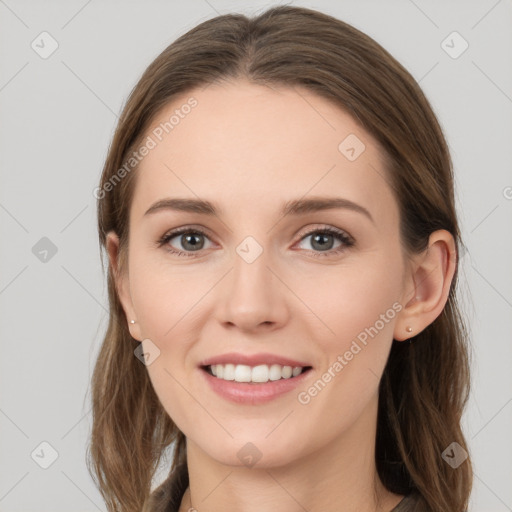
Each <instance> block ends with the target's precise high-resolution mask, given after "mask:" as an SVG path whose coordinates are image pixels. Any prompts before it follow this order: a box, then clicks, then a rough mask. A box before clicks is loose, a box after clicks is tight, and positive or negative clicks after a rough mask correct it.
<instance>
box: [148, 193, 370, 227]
mask: <svg viewBox="0 0 512 512" xmlns="http://www.w3.org/2000/svg"><path fill="white" fill-rule="evenodd" d="M337 208H342V209H346V210H352V211H354V212H357V213H361V214H363V215H364V216H366V217H367V218H368V219H369V220H370V221H371V222H373V223H374V224H375V221H374V219H373V217H372V215H371V213H370V212H369V211H368V210H367V209H366V208H364V207H363V206H361V205H359V204H357V203H354V202H353V201H350V200H349V199H344V198H342V197H322V196H319V197H310V198H308V199H295V200H292V201H287V202H286V203H285V204H284V206H283V207H282V209H281V212H280V213H281V215H282V216H285V215H304V214H307V213H313V212H318V211H322V210H331V209H337ZM165 210H176V211H182V212H189V213H199V214H202V215H212V216H218V215H220V214H221V213H222V211H221V209H220V208H218V207H217V206H215V205H214V204H213V203H211V202H210V201H205V200H202V199H188V198H165V199H161V200H159V201H157V202H156V203H154V204H153V205H152V206H151V207H150V208H149V209H148V210H147V211H146V213H145V214H144V216H146V215H150V214H152V213H156V212H159V211H165Z"/></svg>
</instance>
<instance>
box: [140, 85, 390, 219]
mask: <svg viewBox="0 0 512 512" xmlns="http://www.w3.org/2000/svg"><path fill="white" fill-rule="evenodd" d="M144 144H146V145H147V146H148V147H149V146H151V149H150V150H149V151H148V152H146V155H145V156H144V157H143V158H142V159H141V162H140V163H139V167H138V169H137V171H136V172H137V173H138V176H137V185H136V188H135V193H134V198H133V203H132V214H133V216H134V218H140V217H142V216H143V214H144V212H145V211H146V210H147V208H149V206H150V205H151V204H152V203H154V202H155V201H157V200H159V199H163V198H165V197H187V198H197V197H200V198H201V199H207V200H211V201H212V202H215V203H216V204H219V205H221V206H222V207H223V210H226V211H227V212H229V210H232V211H233V212H237V211H240V208H243V209H244V211H246V212H250V213H254V214H262V213H263V211H264V210H265V211H267V210H268V213H269V214H271V210H275V211H277V210H278V209H279V208H280V207H281V206H282V203H283V202H286V201H288V200H290V199H296V198H299V197H302V196H304V195H306V196H307V194H312V195H315V196H318V195H329V196H333V195H337V196H340V197H344V198H347V199H349V200H352V201H355V202H358V203H360V204H362V205H363V206H365V207H366V208H368V209H369V210H371V211H372V215H373V216H374V218H376V219H379V217H380V218H381V219H382V221H386V222H393V221H397V215H398V211H397V205H396V203H395V199H394V197H393V195H392V193H391V189H390V187H389V185H388V184H387V183H386V180H385V176H386V173H385V170H384V168H383V163H382V161H381V149H380V146H379V145H378V143H377V142H376V141H375V140H374V139H373V138H372V137H371V136H370V135H369V134H368V133H367V132H366V131H365V130H364V129H363V128H362V127H361V126H360V125H359V124H358V123H357V122H356V121H355V120H354V119H353V118H352V116H350V115H349V114H348V113H347V112H345V111H344V110H343V109H341V108H340V107H338V106H336V105H335V104H333V103H332V102H330V101H328V100H327V99H324V98H322V97H320V96H318V95H316V94H314V93H312V92H311V91H309V90H306V89H304V88H297V87H294V88H292V87H277V86H272V87H268V86H262V85H255V84H250V83H247V82H234V83H222V84H212V85H209V86H207V87H203V88H198V89H195V90H192V91H190V92H187V93H186V94H182V95H181V96H179V97H176V98H174V100H173V101H172V102H171V103H169V104H168V105H166V106H165V107H164V108H163V109H161V111H160V112H159V113H158V115H157V116H156V117H155V119H154V120H153V123H152V124H151V127H150V128H149V129H148V130H147V132H146V133H145V138H144ZM224 206H225V208H224Z"/></svg>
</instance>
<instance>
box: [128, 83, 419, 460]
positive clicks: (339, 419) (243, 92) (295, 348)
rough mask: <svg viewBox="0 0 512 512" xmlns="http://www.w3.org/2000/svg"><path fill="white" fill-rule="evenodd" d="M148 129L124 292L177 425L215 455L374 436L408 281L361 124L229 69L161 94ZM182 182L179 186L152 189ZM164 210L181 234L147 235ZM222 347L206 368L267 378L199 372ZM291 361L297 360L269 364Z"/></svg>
mask: <svg viewBox="0 0 512 512" xmlns="http://www.w3.org/2000/svg"><path fill="white" fill-rule="evenodd" d="M191 98H193V99H191ZM172 116H174V117H172ZM165 123H167V125H166V124H165ZM147 137H149V138H147ZM150 139H151V140H150ZM144 144H145V145H146V147H147V148H148V150H147V151H146V150H142V151H141V152H140V154H139V156H140V155H142V153H145V156H142V157H141V162H140V164H139V168H138V169H137V170H136V171H134V172H137V174H138V175H137V183H136V188H135V192H134V197H133V202H132V206H131V213H130V234H129V253H128V272H127V274H125V276H124V278H123V280H122V287H121V292H120V293H121V299H122V302H123V306H124V308H125V311H126V312H127V317H128V320H130V319H131V318H134V319H136V321H137V323H136V324H133V325H130V330H131V333H132V335H133V336H134V337H135V338H137V339H139V340H140V341H142V340H144V341H143V348H144V352H145V353H148V354H149V356H147V371H148V372H149V376H150V378H151V382H152V384H153V386H154V389H155V391H156V393H157V395H158V397H159V399H160V401H161V403H162V404H163V406H164V408H165V409H166V411H167V412H168V414H169V416H170V417H171V418H172V419H173V421H174V422H175V423H176V425H177V426H178V427H179V428H180V430H181V431H182V432H183V433H184V434H185V435H186V436H187V439H188V441H189V443H193V445H194V446H195V447H196V448H197V449H199V450H201V452H202V453H204V454H206V455H208V456H209V457H211V458H213V459H215V460H216V461H219V462H221V463H224V464H229V465H238V466H240V465H242V464H248V461H249V460H253V461H256V460H258V459H259V460H258V464H259V466H267V467H270V466H273V465H283V464H286V463H289V462H292V461H294V460H297V459H298V458H300V457H304V456H307V455H308V454H312V453H313V452H315V451H318V450H322V449H324V450H326V449H332V447H333V446H335V445H338V446H342V444H343V443H344V440H347V439H349V438H350V439H351V441H355V440H357V439H358V436H359V437H361V436H362V437H361V439H362V438H363V437H364V436H368V435H370V437H371V436H372V435H373V436H374V423H375V418H376V412H377V397H378V385H379V380H380V377H381V375H382V372H383V369H384V366H385V363H386V360H387V357H388V354H389V351H390V347H391V343H392V340H393V337H394V332H395V331H396V329H397V325H396V322H397V318H398V316H399V315H398V312H399V311H400V309H401V308H402V307H403V306H404V305H405V304H406V303H407V301H408V300H409V299H410V298H411V293H412V290H410V289H408V281H407V279H405V261H404V258H403V253H402V248H401V245H400V238H399V214H398V205H397V203H396V200H395V199H394V196H393V194H392V191H391V189H390V187H389V185H388V184H387V183H386V181H385V179H384V176H385V171H384V168H383V166H382V162H381V158H380V153H379V148H378V147H377V145H376V143H375V141H374V140H373V139H372V138H371V137H370V136H369V135H368V134H367V133H366V132H365V131H364V130H363V129H362V128H361V127H360V126H359V125H358V124H356V122H355V121H354V120H353V119H352V118H351V117H350V116H349V115H348V114H346V113H345V112H344V111H342V110H341V109H339V108H337V107H336V106H334V105H333V104H331V103H330V102H329V101H327V100H325V99H322V98H320V97H318V96H316V95H314V94H312V93H311V92H308V91H306V90H305V89H295V90H294V89H291V88H269V87H264V86H257V85H252V84H248V83H245V82H235V83H230V84H223V85H210V86H208V87H207V88H205V89H197V90H194V91H191V92H190V93H188V94H184V95H183V96H182V97H180V98H179V100H178V99H177V100H175V101H173V103H172V104H170V105H168V106H167V107H166V108H165V109H163V110H162V111H161V112H160V114H159V115H158V117H157V118H156V119H155V121H154V123H153V124H152V126H151V128H150V130H149V131H148V132H147V133H146V138H145V140H144ZM178 198H179V199H180V200H187V201H188V202H187V203H185V202H183V201H182V203H181V207H182V208H178V207H176V208H173V207H171V206H172V205H171V203H170V202H169V203H168V204H167V207H166V205H165V203H160V207H154V205H158V203H159V202H161V201H170V200H171V199H172V200H176V199H178ZM327 200H337V201H338V203H337V204H331V207H330V208H325V207H320V206H321V205H322V204H323V203H322V202H323V201H327ZM199 202H208V203H210V204H211V207H213V208H214V209H215V213H212V212H211V209H210V207H209V206H208V207H207V206H204V205H202V206H201V205H199ZM196 203H197V204H196ZM175 204H176V203H175ZM193 205H196V206H193ZM308 205H309V206H308ZM177 206H179V205H177ZM192 206H193V207H192ZM152 207H154V208H153V209H152V210H151V208H152ZM287 208H288V210H286V209H287ZM285 211H286V214H284V212H285ZM178 228H179V229H184V228H186V231H187V232H188V234H187V233H185V234H183V233H181V234H177V235H173V236H172V238H167V240H166V241H161V240H163V239H165V237H166V235H168V234H169V233H170V232H171V231H172V230H176V229H178ZM325 229H329V230H334V231H335V232H338V233H339V234H340V235H341V236H339V235H338V234H336V233H329V232H325V231H323V230H325ZM198 230H199V233H198ZM180 251H181V252H182V253H183V254H181V255H180V254H179V252H180ZM223 356H226V357H225V359H224V360H223V362H224V363H225V364H226V365H229V364H233V365H234V366H224V365H223V366H222V370H218V371H217V370H216V369H215V368H214V371H217V373H219V372H225V374H226V377H227V378H229V379H231V378H232V377H233V372H234V375H236V376H237V379H241V380H244V379H247V378H253V377H254V378H255V379H258V376H259V378H260V379H261V380H266V379H268V378H269V376H270V378H271V379H279V380H270V381H269V382H267V383H266V384H262V383H248V382H241V383H238V382H235V381H233V380H224V379H220V378H219V377H218V376H217V377H215V376H213V375H210V374H209V373H207V370H206V369H205V368H204V367H203V365H205V364H206V363H208V360H210V359H212V358H218V357H223ZM236 356H239V358H238V359H237V357H236ZM244 356H254V358H253V359H243V357H244ZM290 360H291V361H290ZM279 361H281V363H282V364H281V365H278V366H274V368H273V369H272V368H271V366H272V365H273V364H274V365H275V364H276V363H279ZM230 362H231V363H230ZM241 362H245V363H247V364H246V365H243V366H237V364H238V363H241ZM265 362H267V363H268V365H267V366H268V370H267V368H266V367H265ZM287 363H288V364H287ZM295 365H298V366H301V367H302V366H304V367H310V369H309V370H307V371H305V372H303V373H301V374H300V375H299V376H297V377H292V378H291V379H289V380H288V379H283V373H282V372H283V369H282V367H283V366H291V367H292V371H293V367H294V366H295ZM244 366H245V367H244ZM247 366H248V367H249V368H247ZM254 367H259V368H256V370H253V368H254ZM217 368H218V367H217ZM286 372H288V373H286ZM296 372H297V370H296ZM296 372H295V373H296ZM289 373H290V370H287V369H284V376H285V377H286V376H287V375H288V374H289ZM292 375H293V373H292ZM366 439H367V437H366ZM248 443H251V444H248ZM338 443H339V444H338ZM372 448H373V447H372ZM248 457H249V458H248ZM251 457H252V459H251ZM249 464H250V463H249Z"/></svg>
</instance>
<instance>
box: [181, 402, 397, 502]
mask: <svg viewBox="0 0 512 512" xmlns="http://www.w3.org/2000/svg"><path fill="white" fill-rule="evenodd" d="M376 411H377V409H376V403H375V404H373V406H372V407H370V408H369V409H368V410H366V411H365V412H364V413H363V416H366V417H360V418H359V419H358V421H357V422H356V423H357V425H353V426H352V427H351V429H350V430H349V431H346V432H343V435H341V436H339V437H338V438H336V439H334V440H332V441H331V442H329V443H326V444H325V445H324V446H323V447H322V448H321V449H320V450H316V451H315V452H313V453H310V454H308V455H306V456H303V457H301V458H300V459H295V460H293V461H292V462H290V463H288V464H285V465H280V466H275V465H274V466H269V467H258V465H256V466H253V467H252V468H249V467H245V466H242V467H240V466H228V465H225V464H222V463H219V462H218V461H217V460H215V459H213V458H211V457H209V456H208V454H207V453H205V452H204V451H203V450H202V449H201V448H200V447H199V446H198V445H197V444H195V443H194V442H193V441H191V440H190V439H187V464H188V471H189V482H190V486H189V488H188V489H187V493H186V494H185V496H184V498H183V500H182V506H181V508H180V512H181V511H187V510H194V509H195V510H197V511H198V512H203V511H208V512H221V511H222V512H224V511H225V510H241V511H243V512H256V511H261V510H279V511H281V512H296V511H297V510H307V511H309V512H320V511H322V512H330V511H333V512H334V511H336V512H339V511H343V512H389V511H391V510H392V509H393V508H394V507H395V506H396V505H397V504H398V503H399V502H400V500H401V498H402V496H399V495H396V494H393V493H391V492H389V491H387V490H386V489H385V488H384V486H383V485H382V483H381V482H380V479H379V478H378V474H377V470H376V466H375V451H374V450H375V433H376ZM369 420H371V421H369Z"/></svg>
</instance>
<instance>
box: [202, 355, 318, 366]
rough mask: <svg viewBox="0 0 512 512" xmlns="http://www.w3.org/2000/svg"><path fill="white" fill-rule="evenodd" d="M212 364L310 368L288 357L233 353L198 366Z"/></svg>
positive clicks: (211, 359) (211, 358)
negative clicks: (275, 365)
mask: <svg viewBox="0 0 512 512" xmlns="http://www.w3.org/2000/svg"><path fill="white" fill-rule="evenodd" d="M214 364H235V365H236V364H245V365H247V366H258V365H262V364H266V365H272V364H279V365H281V366H292V367H294V366H301V367H306V366H311V365H308V364H307V363H304V362H301V361H297V360H295V359H291V358H289V357H285V356H280V355H277V354H268V353H260V354H237V353H235V352H231V353H228V354H221V355H218V356H214V357H210V358H208V359H205V360H204V361H202V362H201V363H199V366H211V365H214Z"/></svg>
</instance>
